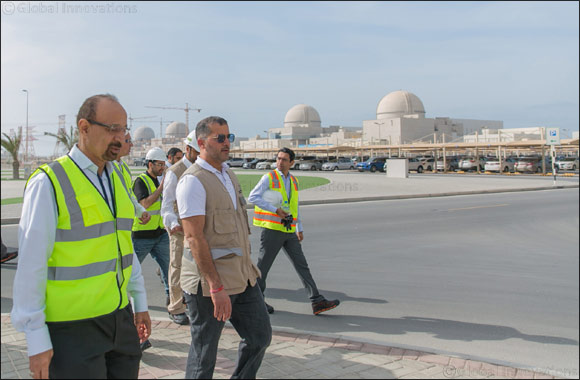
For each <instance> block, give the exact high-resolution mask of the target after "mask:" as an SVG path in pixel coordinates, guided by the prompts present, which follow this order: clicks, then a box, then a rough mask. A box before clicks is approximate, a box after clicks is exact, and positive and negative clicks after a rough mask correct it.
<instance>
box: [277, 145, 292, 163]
mask: <svg viewBox="0 0 580 380" xmlns="http://www.w3.org/2000/svg"><path fill="white" fill-rule="evenodd" d="M280 152H282V153H287V154H288V155H289V156H290V162H292V161H294V158H296V154H294V151H293V150H292V149H290V148H286V147H284V148H280V150H279V151H278V153H280ZM276 155H277V154H276Z"/></svg>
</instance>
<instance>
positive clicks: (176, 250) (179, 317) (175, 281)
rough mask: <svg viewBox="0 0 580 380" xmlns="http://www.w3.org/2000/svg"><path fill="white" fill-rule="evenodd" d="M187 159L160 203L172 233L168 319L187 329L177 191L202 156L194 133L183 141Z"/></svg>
mask: <svg viewBox="0 0 580 380" xmlns="http://www.w3.org/2000/svg"><path fill="white" fill-rule="evenodd" d="M183 142H184V143H185V156H183V158H182V159H181V160H179V161H178V162H177V163H175V164H174V165H172V166H171V167H170V168H169V169H167V170H166V173H165V180H164V181H163V199H162V201H161V217H162V218H163V224H164V225H165V228H166V229H167V231H168V232H169V242H170V251H169V305H168V306H167V310H168V311H169V318H170V319H171V320H172V321H173V322H175V323H177V324H179V325H188V324H189V319H188V318H187V314H186V313H185V304H184V303H183V291H182V290H181V284H180V282H179V280H180V276H181V259H182V257H183V238H184V236H183V227H182V226H181V219H180V218H179V210H178V208H177V200H176V198H175V189H176V188H177V182H178V181H179V179H180V178H181V176H182V175H183V173H184V172H185V171H186V170H187V169H188V168H189V167H190V166H191V165H192V164H193V163H194V162H195V160H196V159H197V156H198V154H199V146H198V145H197V139H196V138H195V131H192V132H191V133H190V134H189V135H188V136H187V138H186V139H185V140H184V141H183Z"/></svg>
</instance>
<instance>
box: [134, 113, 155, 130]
mask: <svg viewBox="0 0 580 380" xmlns="http://www.w3.org/2000/svg"><path fill="white" fill-rule="evenodd" d="M154 117H157V116H141V117H131V114H129V117H128V119H129V128H130V129H133V120H145V119H152V118H154Z"/></svg>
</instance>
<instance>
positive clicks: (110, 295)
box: [29, 155, 135, 322]
mask: <svg viewBox="0 0 580 380" xmlns="http://www.w3.org/2000/svg"><path fill="white" fill-rule="evenodd" d="M113 170H114V173H112V174H111V176H110V179H111V189H112V192H113V194H114V195H113V204H114V211H111V209H110V208H109V205H108V204H107V202H106V201H105V199H104V198H103V196H102V195H101V194H100V193H99V191H98V190H97V189H96V188H95V186H94V185H93V183H92V182H91V181H90V180H89V179H88V178H87V177H86V175H85V174H84V173H83V172H82V171H81V169H79V167H78V166H77V165H76V163H75V162H74V161H73V160H72V159H71V158H70V157H69V156H68V155H67V156H63V157H60V158H58V159H56V160H55V161H53V162H51V163H49V164H44V165H42V166H40V167H39V168H38V169H36V171H35V172H34V173H33V174H32V175H31V176H30V178H32V177H34V176H35V175H38V173H40V172H44V173H46V174H47V175H48V177H49V179H50V181H51V183H52V186H53V189H54V195H55V198H56V204H57V207H58V219H57V226H56V236H55V243H54V247H53V249H52V254H51V256H50V258H49V259H48V278H47V286H46V308H45V310H44V313H45V315H46V321H47V322H63V321H76V320H82V319H89V318H95V317H99V316H102V315H106V314H110V313H112V312H114V311H115V310H117V309H122V308H124V307H126V306H127V305H128V303H129V299H128V296H127V284H128V283H129V279H130V278H131V271H132V264H133V243H132V242H131V226H132V224H133V218H134V215H135V209H134V207H133V204H132V203H131V199H130V198H129V195H128V192H127V186H128V185H127V184H126V183H125V181H124V179H123V175H122V174H121V173H120V172H119V170H118V169H117V168H116V166H115V165H113ZM29 180H30V179H29Z"/></svg>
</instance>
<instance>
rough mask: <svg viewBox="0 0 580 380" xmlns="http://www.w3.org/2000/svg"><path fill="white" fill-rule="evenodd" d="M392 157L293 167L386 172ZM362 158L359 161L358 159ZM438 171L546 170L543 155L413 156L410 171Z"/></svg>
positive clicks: (262, 163)
mask: <svg viewBox="0 0 580 380" xmlns="http://www.w3.org/2000/svg"><path fill="white" fill-rule="evenodd" d="M387 159H389V157H384V156H379V157H362V160H361V159H360V158H356V157H353V158H347V157H340V158H338V159H335V160H330V161H326V160H321V159H317V158H316V157H302V158H300V159H296V160H295V163H294V166H293V167H292V169H299V170H331V171H334V170H354V169H357V170H358V171H360V172H364V171H369V172H371V173H374V172H377V171H379V172H384V171H385V170H386V169H385V163H386V161H387ZM357 160H359V161H357ZM227 163H228V165H230V166H231V167H243V168H244V169H259V170H260V169H261V170H272V169H275V168H276V161H275V160H273V159H263V158H262V159H258V158H232V159H230V160H229V161H227ZM545 165H546V171H548V172H549V171H551V168H552V159H551V157H546V163H545ZM434 168H435V169H436V170H437V171H456V170H463V171H477V170H478V169H479V171H490V172H504V173H508V172H511V173H514V172H532V173H541V172H542V158H541V157H538V156H530V157H507V158H505V159H502V160H501V161H500V160H499V159H498V158H496V157H479V158H476V157H448V158H446V159H445V162H444V161H443V159H442V158H438V159H437V161H435V158H434V157H413V158H409V171H416V172H417V173H423V172H425V171H427V172H431V171H433V169H434ZM555 168H556V170H557V171H560V170H573V171H575V170H577V169H578V168H580V165H579V164H578V157H558V158H557V160H556V161H555Z"/></svg>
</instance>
